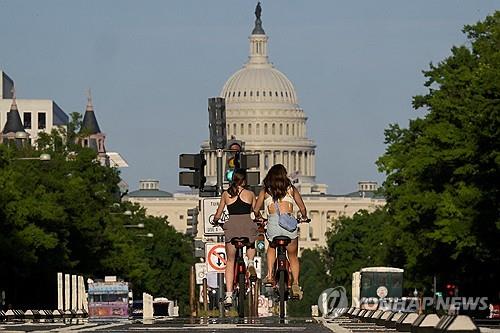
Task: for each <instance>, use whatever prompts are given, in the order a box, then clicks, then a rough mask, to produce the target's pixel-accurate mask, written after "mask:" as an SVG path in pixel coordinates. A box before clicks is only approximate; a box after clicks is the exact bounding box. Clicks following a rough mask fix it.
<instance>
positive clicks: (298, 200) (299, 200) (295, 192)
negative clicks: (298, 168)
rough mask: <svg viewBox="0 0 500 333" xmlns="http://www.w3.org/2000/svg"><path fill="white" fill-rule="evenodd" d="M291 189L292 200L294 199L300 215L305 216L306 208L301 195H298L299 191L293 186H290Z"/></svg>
mask: <svg viewBox="0 0 500 333" xmlns="http://www.w3.org/2000/svg"><path fill="white" fill-rule="evenodd" d="M292 190H293V200H295V203H296V204H297V206H298V207H299V210H300V214H301V215H302V217H304V218H305V217H307V209H306V205H305V204H304V200H302V196H301V195H300V193H299V191H298V190H297V189H296V188H295V186H293V187H292Z"/></svg>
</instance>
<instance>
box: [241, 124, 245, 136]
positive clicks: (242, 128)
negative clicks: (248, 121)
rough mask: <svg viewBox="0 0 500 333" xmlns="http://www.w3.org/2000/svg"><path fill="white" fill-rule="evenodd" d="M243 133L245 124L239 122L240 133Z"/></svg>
mask: <svg viewBox="0 0 500 333" xmlns="http://www.w3.org/2000/svg"><path fill="white" fill-rule="evenodd" d="M243 134H245V125H244V124H241V125H240V135H243Z"/></svg>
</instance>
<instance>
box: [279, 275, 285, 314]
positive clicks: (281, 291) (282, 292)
mask: <svg viewBox="0 0 500 333" xmlns="http://www.w3.org/2000/svg"><path fill="white" fill-rule="evenodd" d="M285 288H286V286H285V271H280V272H279V282H278V289H279V296H280V318H285Z"/></svg>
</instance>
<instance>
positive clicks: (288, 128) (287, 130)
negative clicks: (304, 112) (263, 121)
mask: <svg viewBox="0 0 500 333" xmlns="http://www.w3.org/2000/svg"><path fill="white" fill-rule="evenodd" d="M289 134H290V125H289V124H286V135H289Z"/></svg>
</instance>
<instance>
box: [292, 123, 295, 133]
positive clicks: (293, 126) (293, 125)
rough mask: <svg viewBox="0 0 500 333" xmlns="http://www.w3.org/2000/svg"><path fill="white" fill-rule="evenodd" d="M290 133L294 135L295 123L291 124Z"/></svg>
mask: <svg viewBox="0 0 500 333" xmlns="http://www.w3.org/2000/svg"><path fill="white" fill-rule="evenodd" d="M292 135H295V124H292Z"/></svg>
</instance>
